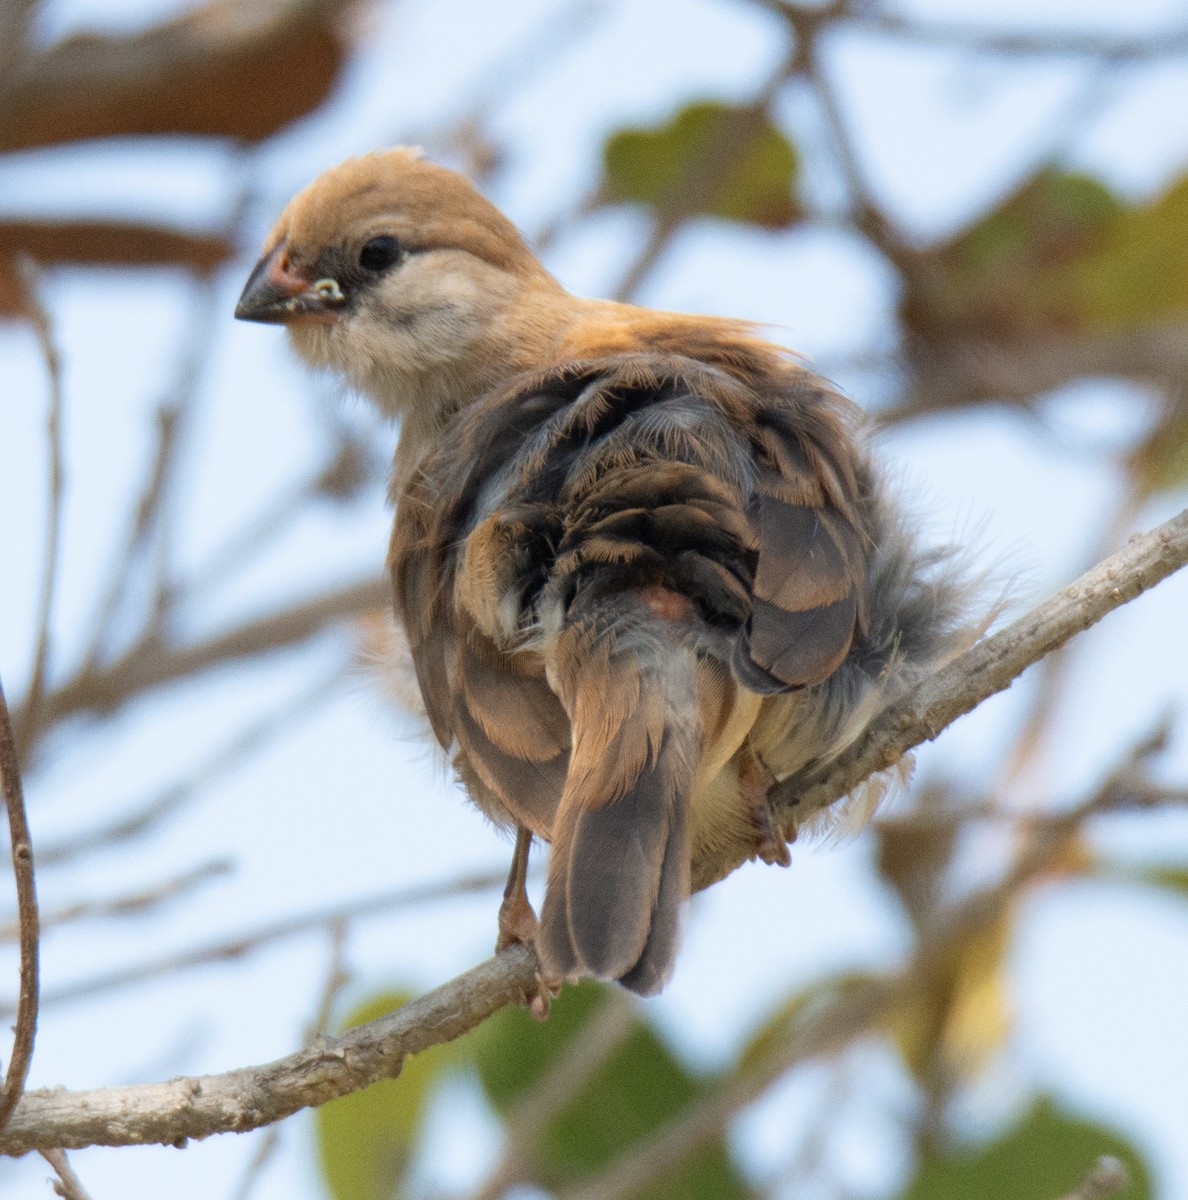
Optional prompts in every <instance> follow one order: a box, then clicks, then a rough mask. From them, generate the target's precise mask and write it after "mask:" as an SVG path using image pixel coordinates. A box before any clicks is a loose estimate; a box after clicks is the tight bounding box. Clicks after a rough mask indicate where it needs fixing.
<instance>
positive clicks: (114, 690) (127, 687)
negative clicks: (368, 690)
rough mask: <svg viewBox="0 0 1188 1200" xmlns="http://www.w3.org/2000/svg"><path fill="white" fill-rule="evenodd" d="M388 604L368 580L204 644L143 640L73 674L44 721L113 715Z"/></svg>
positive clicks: (379, 584) (48, 705)
mask: <svg viewBox="0 0 1188 1200" xmlns="http://www.w3.org/2000/svg"><path fill="white" fill-rule="evenodd" d="M390 604H391V591H390V588H389V586H388V584H387V583H386V582H385V581H383V580H379V579H371V578H369V579H366V580H362V581H360V582H357V583H353V584H347V585H345V586H344V587H341V588H338V589H337V590H335V591H331V592H328V593H324V594H322V595H318V596H315V597H314V598H313V599H312V600H305V601H301V602H299V603H297V604H293V605H292V606H290V607H288V608H282V609H279V610H278V611H276V612H274V613H270V614H269V615H267V616H264V617H259V618H257V619H256V620H254V621H247V622H245V623H244V624H243V625H240V626H238V627H237V628H235V629H232V630H230V631H229V632H227V633H223V634H219V635H217V636H216V637H212V638H209V639H208V640H206V641H204V642H197V643H194V644H192V645H189V646H178V647H169V646H163V645H161V644H160V643H158V642H156V641H151V642H141V643H139V644H137V645H136V646H134V647H132V649H130V650H129V651H128V652H127V653H126V654H124V655H122V656H121V657H120V658H119V659H117V660H116V661H115V662H113V663H111V664H110V665H108V666H105V667H103V668H102V669H100V670H97V671H95V672H93V673H90V674H84V675H80V676H77V677H76V678H74V679H71V680H70V681H68V682H67V683H65V684H64V685H63V686H62V687H61V688H59V689H57V690H56V691H54V692H51V693H50V694H49V695H48V696H47V697H46V700H45V707H44V712H43V719H44V721H45V722H46V723H47V724H49V723H52V722H57V721H63V720H65V719H66V718H67V717H71V716H74V715H76V714H78V713H83V712H101V713H107V712H111V711H113V710H114V709H117V708H119V707H120V706H121V705H122V704H125V703H126V702H127V701H128V700H130V699H131V698H132V697H133V696H138V695H140V694H141V693H143V692H146V691H151V690H152V689H153V688H158V687H161V686H163V685H164V684H167V683H173V682H174V681H175V680H178V679H182V678H185V677H186V676H190V675H195V674H198V673H200V672H202V671H207V670H211V669H213V668H215V667H220V666H225V665H226V664H228V663H232V662H238V661H240V660H241V659H245V658H255V657H257V656H259V655H262V654H268V653H271V652H272V651H274V650H283V649H285V648H287V647H289V646H292V645H295V644H297V643H299V642H304V641H307V640H308V639H309V638H312V637H315V636H316V635H317V634H319V633H321V632H322V631H323V630H325V629H326V628H327V627H328V626H331V625H334V624H337V623H339V622H342V621H347V620H350V619H352V618H354V617H358V616H361V615H362V614H363V613H365V612H368V611H369V610H371V609H375V608H386V607H387V606H388V605H390Z"/></svg>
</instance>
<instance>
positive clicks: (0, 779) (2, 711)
mask: <svg viewBox="0 0 1188 1200" xmlns="http://www.w3.org/2000/svg"><path fill="white" fill-rule="evenodd" d="M0 789H3V792H4V807H5V808H6V809H7V810H8V832H9V837H10V838H11V841H12V873H13V875H14V876H15V878H16V891H17V909H18V911H19V912H20V922H21V989H20V999H19V1000H18V1002H17V1013H16V1034H15V1037H14V1039H13V1046H12V1058H11V1059H10V1060H9V1063H8V1072H7V1074H6V1075H5V1076H4V1091H3V1094H0V1130H3V1128H4V1126H5V1124H6V1122H7V1121H8V1120H9V1118H10V1117H11V1116H12V1113H13V1110H14V1109H15V1107H16V1104H17V1101H19V1100H20V1098H21V1092H22V1091H23V1090H24V1087H25V1080H26V1079H27V1078H28V1076H29V1064H30V1062H31V1061H32V1059H33V1040H34V1038H35V1037H36V1036H37V997H38V988H37V967H38V950H39V944H40V940H41V935H40V929H39V927H38V919H37V888H36V885H35V881H34V878H33V842H32V839H31V838H30V836H29V819H28V817H27V816H26V814H25V795H24V789H23V788H22V787H21V768H20V762H19V760H18V758H17V747H16V737H15V736H14V734H13V729H12V722H11V720H9V716H8V702H7V701H6V700H5V699H4V685H3V683H0Z"/></svg>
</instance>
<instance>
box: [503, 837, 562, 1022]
mask: <svg viewBox="0 0 1188 1200" xmlns="http://www.w3.org/2000/svg"><path fill="white" fill-rule="evenodd" d="M531 840H532V835H531V834H529V833H528V832H527V830H525V829H522V828H521V830H520V833H519V835H518V838H517V842H516V854H515V856H514V859H513V862H512V869H511V874H510V876H509V877H508V881H507V887H506V888H505V889H504V893H503V902H502V903H501V904H500V905H499V935H498V937H497V938H496V939H495V953H496V954H498V953H499V951H500V950H506V949H507V947H508V946H515V945H521V946H527V947H528V948H529V949H530V950H531V951H532V952H533V954H536V956H537V958H538V959H539V957H540V955H539V953H538V951H537V948H536V940H537V935H538V933H539V931H540V922H539V921H538V920H537V919H536V912H535V910H534V909H533V907H532V904H531V902H530V901H529V899H528V892H527V890H526V876H527V868H528V845H529V843H530V842H531ZM560 990H561V983H560V981H559V980H551V979H545V978H544V976H543V975H541V973H540V972H539V971H538V972H537V973H536V988H535V990H528V991H527V992H526V993H525V995H524V1004H525V1005H526V1006H527V1008H528V1011H529V1012H530V1013H531V1014H532V1015H533V1017H535V1018H536V1020H538V1021H543V1020H544V1019H545V1018H546V1017H547V1016H548V1015H549V1003H550V1002H551V1000H552V998H553V997H554V996H555V995H557V993H558V992H560Z"/></svg>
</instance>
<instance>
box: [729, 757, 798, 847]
mask: <svg viewBox="0 0 1188 1200" xmlns="http://www.w3.org/2000/svg"><path fill="white" fill-rule="evenodd" d="M775 781H776V778H775V776H774V775H773V774H772V773H771V771H770V770H769V769H768V767H767V764H766V763H764V762H763V760H762V759H761V758H759V756H758V755H757V754H753V753H751V752H750V751H749V750H744V751H743V754H742V759H741V761H740V763H739V768H738V791H739V796H740V797H741V799H742V802H743V806H744V809H745V811H746V814H747V817H748V819H749V820H750V823H751V828H752V830H753V831H754V836H755V841H754V849H753V850H752V851H751V857H752V858H759V859H761V860H762V861H763V862H765V863H767V865H768V866H769V867H770V866H781V867H787V866H791V864H792V852H791V851H790V850H789V849H788V839H787V838H786V837H785V836H784V831H783V830H782V829H781V828H780V827H779V826H778V825H777V824H776V823H775V821H774V820H773V819H772V815H771V805H770V804H768V802H767V793H768V792H769V791H770V790H771V787H772V785H773V784H774V783H775ZM793 836H794V837H795V835H793Z"/></svg>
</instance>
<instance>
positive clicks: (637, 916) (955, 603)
mask: <svg viewBox="0 0 1188 1200" xmlns="http://www.w3.org/2000/svg"><path fill="white" fill-rule="evenodd" d="M236 316H237V317H240V318H243V319H246V320H252V321H264V322H275V323H280V324H284V325H286V326H287V327H288V331H289V334H290V337H291V339H292V343H293V346H294V347H295V348H296V350H297V352H298V353H299V354H300V355H301V356H302V357H303V358H304V359H305V360H307V361H308V362H309V363H311V364H314V365H315V366H318V367H324V368H330V369H331V370H333V371H335V372H337V373H338V374H340V375H341V376H342V377H343V378H344V379H345V381H346V382H347V383H348V384H349V385H350V386H351V387H352V388H354V389H356V390H358V391H359V392H362V393H364V394H366V395H367V396H369V397H370V398H371V399H372V400H373V401H374V402H375V403H376V404H377V405H378V406H379V407H380V408H381V409H382V410H383V411H384V412H385V413H387V414H389V415H391V416H393V417H397V418H399V420H400V436H399V443H398V448H397V450H396V457H395V466H394V472H393V477H392V488H391V498H392V500H393V502H394V503H395V507H396V519H395V526H394V530H393V533H392V543H391V552H390V556H389V566H390V569H391V574H392V581H393V585H394V590H395V607H396V614H397V617H398V619H399V620H400V621H401V622H402V623H403V625H404V628H405V630H406V633H407V637H408V642H409V646H410V649H411V653H412V658H413V661H414V663H415V667H416V673H417V678H418V680H419V683H420V690H421V694H422V696H423V699H424V704H425V709H426V711H427V713H428V716H429V720H430V722H431V724H432V727H433V732H434V733H435V734H436V737H437V739H438V741H440V743H441V745H442V746H443V747H445V748H446V749H447V750H448V751H450V752H451V753H452V756H453V763H454V766H455V768H456V770H457V773H458V775H459V776H460V778H461V780H462V782H463V783H464V784H465V786H466V789H467V791H468V792H469V793H470V796H471V797H472V798H473V800H474V802H475V803H476V804H477V805H478V806H479V808H481V809H482V810H483V812H485V813H486V814H487V815H488V816H489V817H490V818H491V819H492V820H493V821H495V822H497V823H498V824H500V825H503V826H507V827H514V828H516V830H517V842H516V854H515V856H514V860H513V866H512V875H511V878H510V879H509V881H508V891H507V893H506V895H505V898H504V904H503V907H502V909H501V914H500V930H501V942H504V943H505V942H507V941H508V940H512V939H518V940H525V941H533V942H535V944H536V947H537V950H538V953H539V957H540V962H541V966H542V972H543V978H544V979H545V980H546V981H548V982H555V981H561V980H565V979H575V978H579V977H581V976H587V975H592V976H597V977H598V978H601V979H614V980H618V981H619V982H620V983H622V984H623V985H625V986H626V987H628V988H630V989H632V990H633V991H636V992H639V993H642V994H645V995H646V994H650V993H653V992H656V991H658V990H659V989H660V988H661V987H662V986H663V984H664V982H665V980H666V979H667V978H668V976H669V974H670V972H671V970H672V966H673V960H674V957H675V954H676V950H677V942H678V934H679V926H680V915H681V910H682V905H683V902H684V900H685V899H686V897H687V896H688V894H689V889H690V864H691V862H692V861H693V860H694V859H695V858H696V857H697V856H702V855H714V854H722V853H723V852H727V851H731V852H735V853H737V852H740V851H741V852H742V853H743V854H744V855H745V854H748V853H749V854H752V855H754V854H757V855H758V856H760V857H761V858H763V859H765V860H766V861H768V862H779V863H784V864H786V863H787V861H788V848H787V844H786V841H785V836H784V834H783V833H782V832H781V830H780V829H778V828H776V827H775V825H774V824H773V822H772V819H771V815H770V810H769V808H768V805H767V800H766V795H767V791H768V789H769V788H770V786H771V785H772V783H773V782H774V781H776V780H783V779H787V778H789V777H794V776H799V775H804V774H807V773H808V772H810V771H811V770H812V769H813V768H814V767H819V766H820V765H821V764H822V763H824V762H827V761H828V760H829V759H830V757H831V756H833V755H835V754H836V753H838V751H839V750H840V749H842V748H843V747H844V746H846V745H847V744H849V743H850V742H852V741H853V740H854V739H855V738H856V737H857V736H858V735H859V734H860V733H861V731H862V729H863V727H864V725H865V724H866V723H867V722H868V721H869V719H870V717H871V716H872V715H873V714H874V712H875V711H877V709H878V707H879V704H880V701H881V699H882V698H883V697H885V696H886V695H887V693H888V690H889V689H895V688H903V687H906V686H910V684H911V681H912V679H913V678H918V677H919V676H920V674H921V673H922V672H925V671H928V670H930V669H932V668H933V667H934V666H935V665H936V664H937V663H938V662H940V661H941V660H943V659H944V658H946V657H948V656H950V655H951V654H952V653H953V652H954V650H955V649H956V648H958V646H959V644H960V641H961V638H962V636H963V634H962V617H963V614H962V607H963V604H964V603H965V598H964V597H965V592H964V588H963V585H962V583H961V582H960V580H959V578H958V573H957V572H956V570H955V569H954V568H953V567H952V566H951V565H950V564H949V562H948V560H946V559H945V557H944V555H940V554H935V553H929V552H926V551H923V550H921V549H920V548H918V546H917V541H916V538H915V536H914V534H913V532H912V530H911V528H910V527H909V525H908V524H907V523H906V522H905V520H904V518H903V517H902V516H901V515H900V513H899V510H898V507H897V505H896V504H895V503H894V502H893V501H892V500H891V499H889V498H888V495H887V492H886V489H885V487H884V485H883V484H882V482H881V481H880V477H879V474H878V472H877V471H876V469H875V467H874V466H873V465H872V461H871V456H870V452H869V448H868V442H867V436H866V434H865V432H864V430H863V426H862V422H861V420H860V416H859V414H858V412H857V410H856V409H855V408H854V407H853V406H852V405H851V404H850V402H848V401H847V400H845V399H844V398H842V397H841V396H840V395H839V394H838V393H837V392H836V391H834V390H833V389H832V388H831V387H830V386H829V385H828V384H827V383H825V382H824V381H823V380H822V379H821V378H819V377H818V376H816V375H814V374H812V373H811V372H810V371H808V370H806V369H805V368H804V367H803V366H802V365H800V364H799V363H798V362H797V361H796V360H795V358H794V357H793V356H792V355H790V354H789V353H788V352H787V351H786V350H784V349H783V348H781V347H779V346H776V345H773V344H771V343H769V342H767V341H765V340H764V339H763V338H762V337H761V336H760V334H759V333H758V332H757V331H756V330H755V329H754V328H753V327H752V326H750V325H748V324H747V323H745V322H742V321H730V320H721V319H717V318H712V317H699V316H682V315H678V314H675V313H666V312H653V311H649V310H647V309H642V308H636V307H632V306H629V305H624V304H617V303H611V302H606V301H593V300H583V299H579V298H577V297H575V296H572V295H570V294H569V293H568V292H566V291H565V290H564V289H563V288H562V286H561V285H560V284H559V283H558V282H557V281H556V280H555V279H554V278H553V277H552V276H551V275H549V274H548V272H547V271H546V270H545V269H544V267H543V266H542V265H541V264H540V262H539V261H538V260H537V258H536V257H535V256H534V255H533V253H532V252H531V250H529V248H528V246H527V245H526V244H525V242H524V240H523V238H522V237H521V235H520V234H519V233H518V232H517V230H516V229H515V227H514V226H513V225H512V224H511V222H510V221H508V220H507V219H506V218H505V217H504V216H503V215H502V214H501V213H500V212H499V211H498V210H497V209H496V208H494V207H493V206H492V205H491V204H490V203H488V202H487V201H486V200H485V199H484V198H483V197H482V196H480V195H479V193H478V192H477V191H476V190H475V189H474V188H473V187H472V186H471V185H470V184H469V183H468V182H467V181H466V180H464V179H463V178H462V177H461V176H459V175H457V174H455V173H454V172H452V171H449V170H447V169H445V168H444V167H441V166H438V165H435V164H434V163H432V162H429V161H427V160H426V159H425V158H423V157H421V155H420V154H419V152H417V151H415V150H411V149H405V148H401V149H395V150H388V151H383V152H378V153H375V154H370V155H367V156H364V157H362V158H357V159H352V160H350V161H348V162H346V163H343V164H342V165H341V166H339V167H336V168H334V169H333V170H331V171H329V172H327V173H326V174H325V175H323V176H322V177H321V178H319V179H318V180H316V181H315V182H314V183H313V184H311V185H310V186H309V187H307V188H306V189H305V190H304V191H302V192H300V193H299V194H298V195H297V196H296V197H295V198H294V199H293V200H292V201H291V202H290V203H289V205H288V207H287V208H286V209H285V210H284V212H283V213H282V215H281V217H280V219H279V221H278V222H277V224H276V226H275V228H274V229H273V230H272V232H271V234H270V235H269V237H268V239H267V242H266V243H265V246H264V251H263V256H262V258H261V259H260V262H259V264H258V265H257V266H256V268H255V270H254V271H253V273H252V275H251V277H250V279H249V280H248V283H247V286H246V287H245V289H244V292H243V295H242V297H241V298H240V301H239V306H238V308H237V310H236ZM533 835H535V836H537V837H539V838H542V839H544V840H546V841H548V842H551V843H552V852H551V860H550V864H549V873H548V889H547V893H546V896H545V901H544V906H543V909H542V912H541V919H540V924H539V928H537V926H536V922H535V917H534V915H533V913H532V910H531V908H530V907H529V905H528V900H527V896H526V893H525V891H524V875H525V871H526V866H527V856H528V848H529V845H530V842H531V839H532V836H533Z"/></svg>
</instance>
